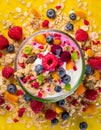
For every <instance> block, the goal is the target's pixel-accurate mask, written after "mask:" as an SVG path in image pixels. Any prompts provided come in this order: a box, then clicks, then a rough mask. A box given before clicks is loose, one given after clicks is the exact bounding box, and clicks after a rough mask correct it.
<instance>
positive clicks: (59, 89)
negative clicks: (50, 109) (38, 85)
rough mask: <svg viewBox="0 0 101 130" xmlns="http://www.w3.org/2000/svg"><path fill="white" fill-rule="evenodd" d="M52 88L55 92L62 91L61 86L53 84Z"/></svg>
mask: <svg viewBox="0 0 101 130" xmlns="http://www.w3.org/2000/svg"><path fill="white" fill-rule="evenodd" d="M54 90H55V91H56V92H61V91H62V88H61V87H60V86H55V88H54Z"/></svg>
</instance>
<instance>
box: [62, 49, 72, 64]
mask: <svg viewBox="0 0 101 130" xmlns="http://www.w3.org/2000/svg"><path fill="white" fill-rule="evenodd" d="M60 58H61V60H62V61H63V62H69V61H70V60H71V54H70V53H69V52H68V51H64V52H62V54H61V56H60Z"/></svg>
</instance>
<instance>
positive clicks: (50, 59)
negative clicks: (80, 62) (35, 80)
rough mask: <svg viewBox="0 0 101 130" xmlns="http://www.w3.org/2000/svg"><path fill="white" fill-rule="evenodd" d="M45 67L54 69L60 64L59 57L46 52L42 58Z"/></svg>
mask: <svg viewBox="0 0 101 130" xmlns="http://www.w3.org/2000/svg"><path fill="white" fill-rule="evenodd" d="M42 65H43V68H44V69H46V70H49V71H52V70H54V69H55V68H56V67H57V65H58V58H57V57H55V56H54V55H53V54H50V53H48V54H46V55H45V56H44V58H43V59H42Z"/></svg>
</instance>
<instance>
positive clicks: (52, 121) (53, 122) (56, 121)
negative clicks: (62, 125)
mask: <svg viewBox="0 0 101 130" xmlns="http://www.w3.org/2000/svg"><path fill="white" fill-rule="evenodd" d="M58 122H59V121H58V119H57V118H54V119H53V120H51V123H52V124H53V125H57V124H58Z"/></svg>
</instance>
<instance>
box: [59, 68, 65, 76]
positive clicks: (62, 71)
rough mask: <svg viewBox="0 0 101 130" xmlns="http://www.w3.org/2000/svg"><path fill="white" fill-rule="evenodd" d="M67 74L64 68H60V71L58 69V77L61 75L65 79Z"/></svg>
mask: <svg viewBox="0 0 101 130" xmlns="http://www.w3.org/2000/svg"><path fill="white" fill-rule="evenodd" d="M65 74H66V71H65V69H64V68H59V69H58V75H59V76H60V77H61V78H62V77H64V76H65Z"/></svg>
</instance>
